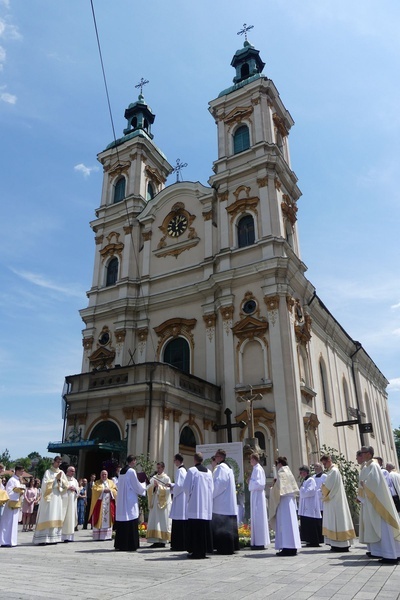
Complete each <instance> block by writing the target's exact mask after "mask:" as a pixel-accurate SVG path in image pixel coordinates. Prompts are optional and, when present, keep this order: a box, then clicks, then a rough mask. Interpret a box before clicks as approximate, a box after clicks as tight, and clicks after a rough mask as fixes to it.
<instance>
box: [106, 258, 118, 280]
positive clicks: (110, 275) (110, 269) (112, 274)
mask: <svg viewBox="0 0 400 600" xmlns="http://www.w3.org/2000/svg"><path fill="white" fill-rule="evenodd" d="M117 279H118V258H115V257H114V258H112V259H111V260H110V262H109V263H108V265H107V276H106V286H109V285H114V284H115V283H117Z"/></svg>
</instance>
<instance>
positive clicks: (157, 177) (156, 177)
mask: <svg viewBox="0 0 400 600" xmlns="http://www.w3.org/2000/svg"><path fill="white" fill-rule="evenodd" d="M144 171H145V173H146V175H147V177H148V178H149V179H152V180H153V181H155V182H156V183H157V184H158V185H161V184H162V183H164V181H165V178H164V177H163V176H162V175H161V174H160V172H159V171H158V170H157V169H153V168H152V167H149V165H147V166H146V168H145V170H144Z"/></svg>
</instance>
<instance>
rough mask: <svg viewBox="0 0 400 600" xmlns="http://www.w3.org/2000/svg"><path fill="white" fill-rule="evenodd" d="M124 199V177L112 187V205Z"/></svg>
mask: <svg viewBox="0 0 400 600" xmlns="http://www.w3.org/2000/svg"><path fill="white" fill-rule="evenodd" d="M124 198H125V177H120V178H119V179H118V181H117V183H116V184H115V186H114V204H116V203H117V202H121V200H123V199H124Z"/></svg>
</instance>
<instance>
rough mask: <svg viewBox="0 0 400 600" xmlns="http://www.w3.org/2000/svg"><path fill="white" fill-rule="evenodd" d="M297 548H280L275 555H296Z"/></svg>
mask: <svg viewBox="0 0 400 600" xmlns="http://www.w3.org/2000/svg"><path fill="white" fill-rule="evenodd" d="M296 555H297V550H296V548H282V550H280V551H279V552H277V553H276V556H296Z"/></svg>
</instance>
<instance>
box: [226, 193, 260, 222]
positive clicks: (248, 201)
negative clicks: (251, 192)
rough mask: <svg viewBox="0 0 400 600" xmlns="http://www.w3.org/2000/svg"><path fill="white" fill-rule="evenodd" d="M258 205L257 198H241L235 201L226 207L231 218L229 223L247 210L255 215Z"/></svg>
mask: <svg viewBox="0 0 400 600" xmlns="http://www.w3.org/2000/svg"><path fill="white" fill-rule="evenodd" d="M258 203H259V199H258V198H257V197H254V198H241V199H239V200H236V202H234V203H233V204H231V205H230V206H227V208H226V210H227V212H228V214H229V215H230V217H231V221H233V220H234V219H235V217H236V216H237V215H238V214H241V213H245V212H247V211H248V210H250V211H251V212H253V213H254V214H256V215H257V214H258V212H257V206H258Z"/></svg>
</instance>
